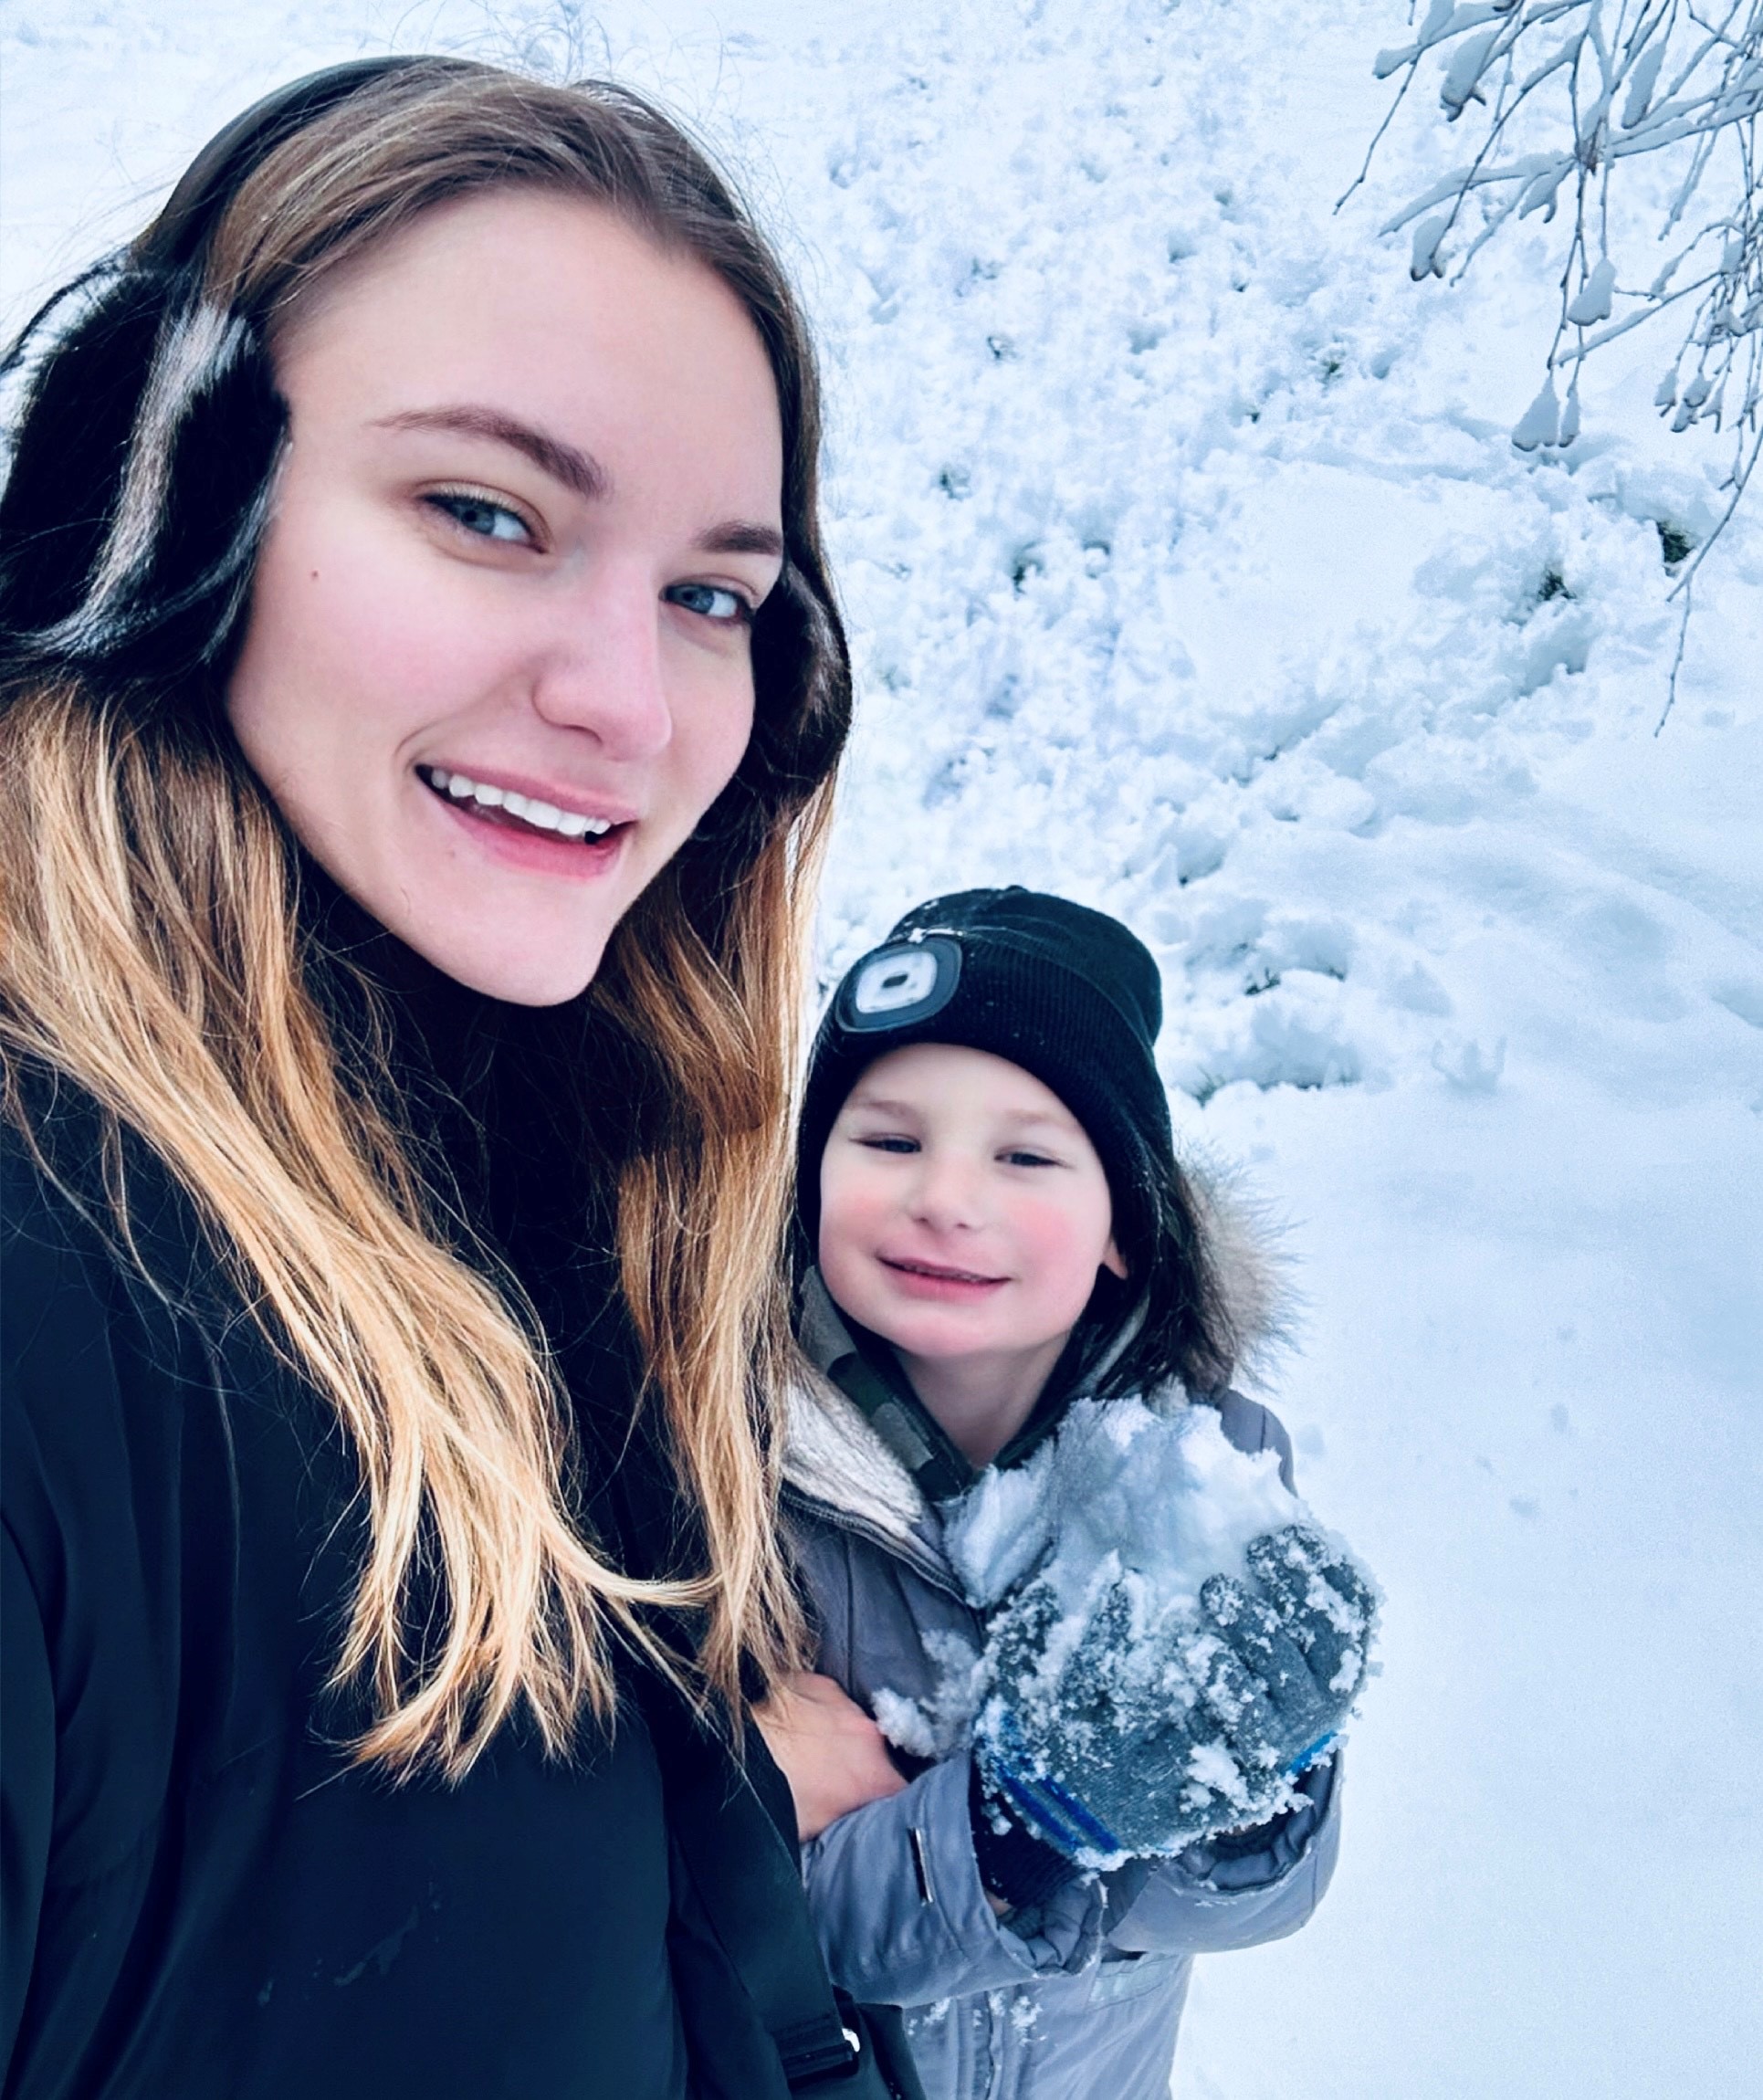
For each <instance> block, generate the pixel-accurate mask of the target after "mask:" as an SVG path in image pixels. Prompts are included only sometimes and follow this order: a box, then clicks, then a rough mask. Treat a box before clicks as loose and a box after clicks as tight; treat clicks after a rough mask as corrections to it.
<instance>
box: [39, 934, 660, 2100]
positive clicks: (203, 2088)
mask: <svg viewBox="0 0 1763 2100" xmlns="http://www.w3.org/2000/svg"><path fill="white" fill-rule="evenodd" d="M314 924H315V933H316V937H317V941H318V948H317V951H316V956H315V961H314V964H313V969H314V973H315V974H314V982H315V984H316V985H317V986H318V988H319V989H320V995H321V997H322V998H323V999H324V1001H325V1002H326V1003H327V1004H328V1005H329V1006H330V1007H331V1013H332V1017H333V1021H334V1023H335V1024H336V1026H337V1030H338V1033H339V1036H340V1038H341V1039H344V1040H348V1039H349V1038H350V1035H351V1031H352V1030H360V1029H361V1028H363V1027H364V1025H365V1020H366V1006H365V1005H364V1004H363V1003H362V997H361V994H360V992H359V991H358V990H357V989H356V985H355V979H354V977H353V975H352V969H351V968H347V967H342V966H341V964H340V963H339V962H338V961H337V958H338V957H339V956H340V955H342V956H345V957H348V958H350V959H352V965H353V966H354V967H356V968H359V969H360V970H361V971H363V972H364V973H365V974H366V976H367V977H368V978H370V979H372V980H373V982H375V983H376V984H377V986H378V987H379V998H380V1003H381V1004H382V1006H383V1013H384V1016H385V1018H386V1019H387V1020H388V1021H389V1024H390V1034H391V1043H392V1052H393V1064H394V1076H395V1080H396V1084H397V1087H398V1090H399V1092H400V1094H401V1096H402V1097H403V1099H404V1102H405V1103H406V1104H407V1112H408V1115H409V1119H410V1124H411V1129H412V1132H413V1139H414V1141H415V1145H416V1148H417V1150H418V1152H419V1156H420V1161H421V1165H422V1168H423V1171H425V1173H426V1174H427V1175H428V1176H429V1177H430V1178H431V1180H432V1181H433V1183H434V1185H435V1187H436V1191H437V1195H438V1197H439V1199H440V1201H441V1202H442V1203H443V1205H444V1206H447V1207H450V1209H451V1213H452V1215H453V1218H454V1221H455V1228H456V1231H457V1234H458V1238H459V1244H460V1245H461V1247H462V1249H464V1250H465V1251H467V1253H468V1255H470V1257H471V1258H473V1259H477V1260H482V1261H486V1262H488V1263H489V1264H491V1265H496V1264H506V1265H507V1268H508V1269H509V1270H510V1271H511V1272H512V1273H513V1275H514V1276H516V1277H518V1279H519V1283H520V1284H521V1286H523V1288H524V1289H525V1291H526V1292H527V1294H528V1296H529V1297H530V1300H531V1302H532V1304H533V1305H534V1306H535V1307H536V1308H537V1310H538V1313H539V1316H540V1320H541V1322H542V1323H543V1325H544V1328H545V1330H546V1333H547V1335H548V1337H549V1339H550V1340H551V1343H552V1344H553V1346H554V1347H555V1349H556V1350H557V1354H558V1359H559V1361H560V1364H561V1369H562V1371H563V1375H564V1378H565V1381H566V1383H567V1385H568V1388H569V1391H570V1394H571V1399H572V1406H573V1408H574V1412H575V1428H576V1432H577V1439H578V1453H577V1464H576V1467H575V1471H574V1475H573V1478H574V1481H575V1486H576V1488H577V1490H578V1491H579V1493H580V1495H581V1497H582V1514H583V1515H584V1516H585V1517H587V1518H588V1520H589V1521H590V1522H591V1524H592V1526H593V1530H594V1532H595V1534H596V1536H597V1537H598V1538H600V1540H601V1542H602V1545H603V1548H604V1549H605V1550H606V1551H608V1552H609V1553H611V1554H612V1555H613V1556H614V1557H615V1558H616V1559H619V1560H620V1561H622V1562H623V1563H624V1565H625V1566H627V1567H629V1568H631V1569H632V1570H634V1571H635V1570H646V1569H651V1568H656V1567H660V1566H662V1565H665V1564H666V1563H667V1562H668V1561H670V1560H676V1559H681V1558H689V1557H690V1556H689V1540H688V1539H681V1538H677V1536H676V1532H677V1515H676V1500H675V1497H674V1496H673V1493H672V1486H671V1476H670V1475H669V1472H668V1468H667V1465H666V1458H665V1454H664V1452H663V1450H662V1447H661V1444H660V1440H659V1438H658V1436H657V1435H656V1434H655V1433H653V1427H652V1425H651V1424H649V1423H645V1421H644V1420H643V1419H642V1418H641V1416H640V1415H639V1414H638V1412H637V1409H636V1403H635V1390H636V1383H637V1381H636V1379H635V1369H634V1359H635V1351H634V1349H633V1347H632V1343H631V1338H630V1334H629V1329H628V1325H627V1322H626V1320H625V1318H624V1313H623V1309H622V1306H621V1304H620V1301H619V1299H618V1296H617V1293H616V1290H615V1289H614V1276H613V1271H612V1265H611V1261H610V1257H609V1255H608V1254H607V1252H606V1237H607V1229H608V1220H609V1218H610V1215H611V1204H610V1198H609V1193H608V1188H609V1176H610V1172H611V1163H610V1152H611V1150H612V1149H613V1148H614V1147H615V1143H616V1124H617V1118H616V1115H615V1113H614V1112H613V1111H614V1109H615V1107H616V1104H615V1101H614V1102H612V1103H611V1104H610V1105H609V1106H608V1108H607V1110H606V1114H605V1116H604V1118H603V1121H604V1124H605V1129H603V1130H602V1132H601V1135H600V1137H599V1138H598V1139H595V1141H594V1143H593V1145H591V1146H588V1147H585V1148H584V1147H583V1146H582V1144H580V1143H572V1142H571V1141H570V1137H569V1133H570V1130H571V1128H572V1115H573V1111H572V1109H571V1108H570V1106H569V1102H568V1100H567V1099H566V1094H567V1092H568V1090H569V1089H581V1088H588V1089H592V1088H593V1087H595V1086H596V1084H603V1083H604V1082H603V1077H602V1078H600V1079H597V1078H596V1073H595V1066H594V1041H593V1035H594V1031H593V1024H592V1021H591V1019H590V1018H589V1016H588V1015H587V1013H585V1011H584V1010H582V1008H580V1007H578V1008H577V1009H575V1010H573V1011H568V1012H561V1013H551V1014H548V1015H537V1014H529V1013H520V1012H519V1011H518V1010H514V1009H509V1008H504V1007H498V1006H497V1005H496V1003H494V1002H492V1001H488V1000H482V999H478V998H477V997H476V996H475V995H473V994H471V993H469V992H464V991H463V990H462V989H461V988H460V987H458V986H456V985H454V984H451V983H450V982H448V981H446V980H445V979H443V978H440V977H439V976H438V975H437V973H436V972H434V971H430V970H428V969H427V968H426V966H425V965H423V964H420V963H418V962H417V961H416V960H415V958H414V957H411V956H410V955H409V954H408V953H407V951H405V950H400V949H398V948H397V946H396V944H395V943H393V942H391V941H390V940H387V939H386V937H384V936H383V935H376V930H375V929H372V928H369V927H365V926H364V925H362V924H360V923H359V922H358V923H357V926H356V929H355V931H354V932H353V933H352V932H351V930H350V924H349V913H348V911H347V910H345V909H344V908H341V905H340V904H338V902H337V900H336V899H335V898H330V899H329V900H328V901H324V900H321V903H320V908H319V909H318V910H317V912H316V914H315V921H314ZM37 1110H38V1114H37V1132H38V1136H39V1138H40V1139H41V1142H42V1149H43V1150H44V1151H45V1152H46V1153H47V1157H48V1159H49V1160H50V1162H51V1164H52V1166H53V1168H54V1170H55V1178H49V1177H47V1176H46V1175H45V1173H44V1172H43V1171H41V1168H40V1166H39V1163H38V1162H37V1160H36V1159H34V1158H33V1156H32V1153H31V1151H30V1150H29V1148H27V1147H26V1146H25V1145H24V1144H23V1143H21V1142H20V1141H19V1139H18V1138H17V1136H16V1133H14V1132H12V1131H11V1130H10V1129H8V1130H7V1131H6V1133H5V1142H4V1173H5V1184H4V1202H5V1212H4V1233H3V1234H0V1257H3V1263H4V1265H3V1266H0V1308H3V1311H0V1317H3V1318H4V1328H0V1344H3V1345H4V1351H5V1357H4V1366H3V1367H0V1373H3V1375H4V1398H5V1453H4V1468H5V1469H4V1483H3V1485H4V1496H5V1540H4V1545H5V1584H4V1603H5V1685H4V1692H5V1707H4V1738H3V1739H0V1740H3V1747H4V1774H3V1776H4V1783H5V1853H4V1865H5V1880H4V1890H3V1891H0V1894H3V1895H4V1926H5V1952H4V1969H3V1970H0V1981H3V1982H4V1991H5V1999H4V2004H3V2005H0V2091H4V2093H5V2096H6V2100H100V2096H102V2100H121V2096H122V2095H129V2096H131V2100H133V2096H137V2095H140V2096H152V2100H159V2096H162V2095H166V2096H169V2095H189V2096H191V2100H194V2096H197V2095H201V2096H203V2100H206V2096H207V2095H215V2096H219V2095H226V2096H227V2100H313V2096H315V2095H323V2096H324V2100H419V2096H420V2100H436V2096H437V2095H454V2094H457V2095H471V2096H472V2100H491V2096H493V2095H522V2096H523V2100H525V2096H528V2095H545V2096H546V2100H682V2096H683V2095H684V2094H685V2093H686V2091H687V2071H686V2055H685V2048H684V2044H683V2042H682V2039H681V2026H680V2018H679V2010H678V2006H677V2000H676V1992H675V1985H674V1980H673V1974H672V1971H671V1969H670V1966H669V1959H668V1946H667V1941H668V1933H669V1915H668V1914H669V1901H668V1882H669V1856H668V1843H667V1836H666V1822H665V1818H664V1812H663V1800H662V1792H661V1780H660V1774H659V1769H658V1766H657V1762H656V1754H655V1749H654V1747H653V1744H652V1741H651V1738H650V1736H649V1734H648V1732H647V1730H646V1729H645V1725H644V1722H643V1720H642V1718H641V1717H639V1715H638V1714H637V1712H636V1711H635V1709H634V1708H627V1710H626V1711H625V1712H624V1716H623V1717H622V1718H621V1721H620V1723H619V1726H618V1727H617V1728H616V1730H615V1732H614V1734H613V1736H612V1737H611V1738H610V1739H609V1738H606V1737H605V1736H603V1734H601V1733H600V1732H598V1731H596V1730H594V1729H593V1728H592V1727H585V1726H584V1727H583V1728H582V1737H581V1742H580V1748H579V1752H578V1754H577V1756H576V1757H575V1758H574V1759H572V1760H571V1761H567V1762H559V1761H548V1760H547V1759H544V1758H543V1757H542V1756H541V1755H540V1751H539V1749H538V1748H537V1746H536V1744H535V1743H534V1742H533V1740H532V1739H531V1737H530V1731H528V1730H526V1729H525V1728H523V1727H519V1726H512V1727H509V1728H507V1729H505V1730H504V1731H503V1732H502V1735H501V1736H500V1737H499V1738H498V1740H497V1741H496V1742H495V1744H494V1745H493V1746H492V1747H491V1748H490V1749H489V1751H488V1753H487V1754H486V1755H485V1757H484V1758H483V1759H482V1760H481V1761H480V1762H479V1764H478V1765H477V1766H476V1767H475V1768H474V1769H473V1770H472V1772H471V1773H470V1774H469V1776H468V1777H467V1779H466V1780H464V1781H463V1782H462V1783H460V1784H458V1785H457V1786H452V1787H449V1786H446V1785H443V1784H441V1783H440V1782H438V1781H436V1780H413V1781H411V1782H409V1783H407V1784H405V1785H403V1786H397V1785H394V1784H392V1783H391V1782H390V1781H389V1780H386V1779H384V1778H383V1777H381V1776H379V1775H378V1774H376V1773H373V1772H369V1771H365V1770H363V1769H361V1768H360V1767H359V1766H357V1765H355V1764H352V1762H351V1761H350V1759H348V1758H347V1756H346V1755H345V1754H344V1753H343V1751H342V1750H341V1747H340V1741H339V1738H341V1736H342V1735H343V1734H345V1733H346V1732H347V1730H348V1727H349V1726H350V1724H351V1723H352V1721H358V1720H359V1718H360V1708H359V1706H358V1705H353V1704H352V1702H351V1701H350V1700H348V1699H343V1700H339V1699H336V1698H333V1697H328V1696H326V1694H325V1690H324V1686H325V1680H326V1676H327V1673H328V1671H329V1669H330V1667H331V1663H332V1661H333V1659H334V1657H335V1654H336V1652H337V1643H338V1639H339V1634H340V1631H341V1626H342V1623H343V1619H344V1614H345V1612H346V1608H347V1604H348V1601H349V1599H350V1596H351V1594H352V1589H353V1583H354V1579H355V1574H356V1571H357V1569H358V1567H359V1553H360V1548H361V1543H362V1529H361V1508H360V1499H359V1494H358V1488H359V1482H358V1478H357V1475H356V1472H355V1468H354V1465H353V1463H352V1455H351V1453H350V1452H349V1450H348V1448H347V1446H346V1444H345V1441H344V1439H343V1436H342V1434H341V1431H340V1428H339V1426H338V1424H337V1422H336V1420H335V1416H334V1413H333V1412H332V1411H331V1408H330V1407H329V1405H328V1404H327V1403H326V1402H323V1401H322V1400H321V1399H320V1397H319V1396H318V1395H317V1394H316V1393H315V1392H314V1391H312V1390H311V1388H310V1386H309V1385H308V1384H307V1383H306V1382H305V1381H303V1380H302V1379H301V1378H299V1376H297V1375H296V1374H295V1373H294V1372H293V1371H292V1370H290V1368H289V1366H288V1365H287V1364H286V1363H285V1362H283V1361H282V1360H278V1357H277V1355H276V1354H275V1352H274V1351H273V1350H272V1349H270V1348H268V1345H267V1344H266V1343H265V1341H264V1339H263V1338H262V1335H261V1332H260V1330H259V1329H258V1328H257V1325H256V1323H255V1322H254V1321H253V1320H252V1319H251V1318H249V1317H248V1316H247V1315H246V1314H245V1312H244V1308H243V1307H241V1306H240V1304H239V1302H238V1300H237V1297H236V1293H235V1290H234V1286H232V1284H231V1282H230V1281H229V1279H228V1277H227V1276H226V1272H225V1271H224V1269H223V1268H222V1267H221V1266H220V1265H218V1264H217V1263H216V1262H215V1259H214V1257H213V1255H212V1254H211V1252H210V1250H209V1249H208V1247H207V1246H206V1244H205V1242H204V1240H203V1237H202V1234H201V1233H200V1231H199V1230H198V1228H197V1226H196V1223H195V1222H194V1217H193V1215H192V1213H191V1210H190V1206H189V1205H188V1203H187V1202H186V1201H185V1199H184V1197H183V1195H182V1193H181V1192H179V1191H178V1190H177V1189H176V1187H175V1186H174V1185H173V1182H172V1180H171V1178H170V1177H169V1176H168V1175H167V1174H166V1173H165V1172H164V1171H163V1169H161V1168H160V1167H159V1166H158V1164H157V1162H156V1161H155V1160H153V1159H152V1156H151V1155H149V1154H147V1153H146V1152H145V1151H144V1150H141V1149H140V1148H135V1149H134V1150H133V1152H132V1154H131V1169H130V1171H131V1183H130V1185H131V1196H132V1210H131V1221H132V1224H133V1227H134V1230H135V1233H136V1234H137V1238H138V1243H139V1245H140V1249H141V1253H142V1256H143V1258H144V1260H145V1261H146V1263H147V1265H148V1266H149V1268H150V1270H151V1273H152V1277H153V1285H152V1286H149V1285H148V1284H146V1283H145V1282H143V1280H142V1276H140V1274H139V1273H138V1272H137V1270H136V1269H135V1268H134V1267H133V1265H131V1263H130V1262H129V1261H128V1260H127V1259H125V1258H124V1257H123V1256H122V1255H121V1254H120V1253H119V1252H118V1250H117V1248H116V1246H115V1245H114V1244H113V1242H112V1240H111V1238H110V1236H109V1235H108V1234H107V1233H106V1232H105V1231H104V1230H103V1229H102V1225H101V1220H102V1216H103V1213H102V1207H101V1204H99V1205H97V1206H95V1212H94V1213H86V1212H83V1211H82V1206H81V1203H80V1201H79V1198H80V1196H81V1195H82V1193H83V1194H84V1195H86V1196H88V1197H90V1196H91V1195H92V1193H93V1192H94V1176H93V1171H92V1170H93V1167H94V1163H95V1160H96V1147H97V1140H98V1136H99V1131H100V1120H99V1118H98V1117H97V1114H96V1111H95V1109H94V1108H93V1107H92V1104H91V1103H90V1102H89V1100H87V1099H86V1098H85V1097H82V1096H81V1095H80V1094H79V1092H78V1090H77V1089H73V1088H70V1087H65V1086H64V1087H61V1088H60V1089H59V1090H58V1093H57V1094H56V1096H55V1098H54V1100H53V1101H52V1102H50V1101H49V1099H48V1097H47V1095H45V1096H43V1097H41V1098H39V1100H38V1102H37ZM574 1127H575V1128H576V1129H580V1127H581V1121H580V1118H579V1117H574ZM608 1131H610V1133H611V1135H610V1136H608V1134H607V1133H608ZM94 1215H95V1216H96V1218H97V1220H98V1221H99V1222H97V1223H95V1222H94Z"/></svg>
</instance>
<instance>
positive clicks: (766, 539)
mask: <svg viewBox="0 0 1763 2100" xmlns="http://www.w3.org/2000/svg"><path fill="white" fill-rule="evenodd" d="M693 545H694V546H695V547H696V548H697V549H698V552H699V553H700V554H768V555H771V557H772V558H773V559H774V560H776V561H779V562H781V561H782V559H783V535H782V532H780V531H779V530H777V528H776V527H775V526H774V525H755V524H753V523H752V522H750V520H747V519H745V518H730V519H729V520H726V522H724V523H723V524H720V525H712V526H711V527H710V529H709V530H708V532H700V533H699V534H698V538H697V539H696V540H695V541H693Z"/></svg>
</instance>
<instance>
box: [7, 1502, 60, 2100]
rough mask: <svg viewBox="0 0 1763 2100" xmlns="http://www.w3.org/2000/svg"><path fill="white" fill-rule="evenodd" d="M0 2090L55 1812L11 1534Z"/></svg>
mask: <svg viewBox="0 0 1763 2100" xmlns="http://www.w3.org/2000/svg"><path fill="white" fill-rule="evenodd" d="M0 1620H4V1626H3V1627H0V1642H3V1643H4V1645H3V1646H0V1714H4V1716H5V1735H4V1738H0V2086H4V2085H5V2084H6V2082H7V2076H8V2073H9V2069H10V2066H11V2063H12V2053H13V2045H14V2043H15V2042H16V2039H17V2034H18V2026H19V2021H21V2020H22V2019H23V2017H24V2011H25V1999H26V1993H27V1992H28V1990H29V1989H30V1980H31V1969H32V1965H33V1962H34V1960H35V1958H36V1953H37V1917H38V1915H39V1913H40V1911H41V1908H42V1903H43V1888H44V1884H45V1881H46V1880H47V1874H48V1864H49V1828H50V1823H51V1822H52V1820H53V1816H54V1811H55V1691H54V1686H53V1685H52V1683H51V1681H50V1676H49V1656H48V1647H47V1643H46V1642H45V1641H44V1638H43V1622H42V1617H41V1614H40V1613H39V1612H38V1610H37V1595H36V1591H34V1590H33V1589H32V1587H31V1583H30V1578H29V1577H28V1576H27V1575H26V1571H25V1564H24V1562H23V1560H22V1559H20V1558H19V1554H18V1549H17V1547H16V1545H15V1544H14V1542H13V1537H12V1533H11V1531H10V1530H9V1529H8V1530H5V1531H0Z"/></svg>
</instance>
